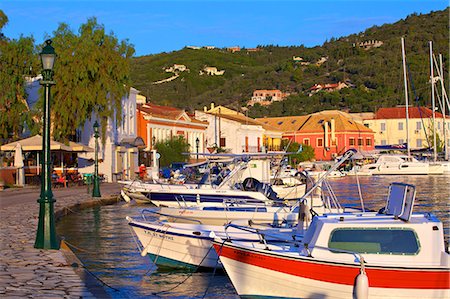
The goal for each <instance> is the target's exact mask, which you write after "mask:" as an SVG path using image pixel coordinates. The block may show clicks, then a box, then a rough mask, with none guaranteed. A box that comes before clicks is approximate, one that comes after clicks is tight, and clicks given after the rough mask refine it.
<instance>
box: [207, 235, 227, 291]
mask: <svg viewBox="0 0 450 299" xmlns="http://www.w3.org/2000/svg"><path fill="white" fill-rule="evenodd" d="M225 242H226V240H223V241H222V244H220V249H219V252H218V253H217V259H216V264H215V265H214V271H213V273H212V276H211V279H209V281H208V285H207V286H206V290H205V293H203V297H202V298H205V297H206V294H207V293H208V290H209V287H210V286H211V282H212V280H213V279H214V276H215V275H216V270H217V265H218V264H219V260H220V255H221V253H222V247H223V244H224V243H225Z"/></svg>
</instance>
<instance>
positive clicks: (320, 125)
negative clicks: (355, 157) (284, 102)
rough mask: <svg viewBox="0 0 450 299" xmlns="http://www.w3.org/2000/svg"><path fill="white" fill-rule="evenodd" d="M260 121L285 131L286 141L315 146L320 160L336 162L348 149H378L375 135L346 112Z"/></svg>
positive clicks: (332, 111)
mask: <svg viewBox="0 0 450 299" xmlns="http://www.w3.org/2000/svg"><path fill="white" fill-rule="evenodd" d="M258 120H259V121H261V122H263V123H265V124H267V125H270V126H271V127H273V128H277V129H280V130H282V131H283V138H284V139H292V140H293V141H295V142H297V143H300V144H307V145H310V146H312V147H313V148H314V152H315V155H316V159H317V160H332V159H334V158H335V157H336V156H339V155H341V154H343V153H344V152H345V151H347V150H348V149H357V150H361V151H370V150H373V149H374V132H373V131H372V130H371V129H369V128H367V127H366V126H364V125H363V124H362V123H359V122H356V121H355V120H354V119H353V118H352V117H351V115H350V114H348V113H345V112H341V111H337V110H329V111H322V112H317V113H314V114H310V115H305V116H288V117H272V118H261V119H258Z"/></svg>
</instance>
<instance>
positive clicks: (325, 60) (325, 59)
mask: <svg viewBox="0 0 450 299" xmlns="http://www.w3.org/2000/svg"><path fill="white" fill-rule="evenodd" d="M327 60H328V57H320V59H319V60H317V62H316V66H321V65H322V64H324V63H325V62H327Z"/></svg>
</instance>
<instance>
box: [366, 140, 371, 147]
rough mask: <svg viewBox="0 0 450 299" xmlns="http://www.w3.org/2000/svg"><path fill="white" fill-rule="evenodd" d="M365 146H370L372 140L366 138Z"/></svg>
mask: <svg viewBox="0 0 450 299" xmlns="http://www.w3.org/2000/svg"><path fill="white" fill-rule="evenodd" d="M366 146H372V139H370V138H366Z"/></svg>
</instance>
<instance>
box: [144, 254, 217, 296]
mask: <svg viewBox="0 0 450 299" xmlns="http://www.w3.org/2000/svg"><path fill="white" fill-rule="evenodd" d="M211 248H213V246H212V245H211V246H210V247H209V249H208V252H206V255H205V256H204V257H203V258H202V260H201V261H200V263H199V264H198V266H196V267H195V268H194V270H193V271H191V272H190V273H189V275H188V276H187V277H186V278H185V279H183V280H182V281H181V282H179V283H178V284H177V285H175V286H174V287H172V288H169V289H167V290H163V291H159V292H155V293H152V294H153V295H156V296H158V294H164V293H167V292H170V291H172V290H174V289H176V288H178V287H179V286H180V285H182V284H183V283H185V282H186V281H187V280H188V279H189V278H191V277H192V275H194V273H196V272H197V271H198V269H199V268H200V265H201V264H202V263H203V261H204V260H205V259H206V257H207V256H208V254H209V252H210V251H211Z"/></svg>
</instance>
